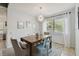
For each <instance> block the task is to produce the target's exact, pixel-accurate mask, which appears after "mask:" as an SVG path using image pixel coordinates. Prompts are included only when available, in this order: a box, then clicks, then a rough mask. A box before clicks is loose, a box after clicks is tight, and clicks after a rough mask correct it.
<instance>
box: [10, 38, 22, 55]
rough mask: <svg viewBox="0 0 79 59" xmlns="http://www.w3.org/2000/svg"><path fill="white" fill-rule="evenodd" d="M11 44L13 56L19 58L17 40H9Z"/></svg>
mask: <svg viewBox="0 0 79 59" xmlns="http://www.w3.org/2000/svg"><path fill="white" fill-rule="evenodd" d="M11 42H12V46H13V48H14V52H15V55H16V56H19V55H20V56H21V49H20V47H19V45H18V42H17V40H16V39H11Z"/></svg>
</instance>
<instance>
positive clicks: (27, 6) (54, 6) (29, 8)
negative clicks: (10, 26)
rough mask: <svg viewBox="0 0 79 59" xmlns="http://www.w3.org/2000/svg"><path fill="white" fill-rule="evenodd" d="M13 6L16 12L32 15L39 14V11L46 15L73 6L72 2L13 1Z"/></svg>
mask: <svg viewBox="0 0 79 59" xmlns="http://www.w3.org/2000/svg"><path fill="white" fill-rule="evenodd" d="M13 6H15V7H14V8H15V9H16V10H17V11H18V12H22V13H23V12H24V13H27V14H30V15H33V16H39V15H40V13H41V14H42V15H43V16H48V15H52V14H54V13H57V12H60V11H63V10H66V9H69V8H70V7H73V6H74V3H15V4H13ZM40 7H42V9H41V10H40Z"/></svg>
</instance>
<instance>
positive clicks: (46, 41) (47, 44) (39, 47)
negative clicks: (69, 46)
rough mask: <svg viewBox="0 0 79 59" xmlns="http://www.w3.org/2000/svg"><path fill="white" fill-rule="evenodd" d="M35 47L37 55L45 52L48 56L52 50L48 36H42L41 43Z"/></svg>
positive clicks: (43, 54) (42, 54)
mask: <svg viewBox="0 0 79 59" xmlns="http://www.w3.org/2000/svg"><path fill="white" fill-rule="evenodd" d="M36 48H37V52H38V53H37V54H38V55H41V56H45V54H46V55H47V56H48V55H49V51H51V52H52V50H51V48H50V38H49V37H46V38H44V41H43V43H42V44H39V45H37V46H36Z"/></svg>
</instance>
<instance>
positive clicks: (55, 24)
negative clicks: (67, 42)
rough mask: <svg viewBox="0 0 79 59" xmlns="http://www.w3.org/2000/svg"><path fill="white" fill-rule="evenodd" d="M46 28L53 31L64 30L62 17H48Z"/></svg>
mask: <svg viewBox="0 0 79 59" xmlns="http://www.w3.org/2000/svg"><path fill="white" fill-rule="evenodd" d="M47 29H48V30H52V31H53V32H61V33H62V32H64V19H63V18H59V19H53V18H48V19H47Z"/></svg>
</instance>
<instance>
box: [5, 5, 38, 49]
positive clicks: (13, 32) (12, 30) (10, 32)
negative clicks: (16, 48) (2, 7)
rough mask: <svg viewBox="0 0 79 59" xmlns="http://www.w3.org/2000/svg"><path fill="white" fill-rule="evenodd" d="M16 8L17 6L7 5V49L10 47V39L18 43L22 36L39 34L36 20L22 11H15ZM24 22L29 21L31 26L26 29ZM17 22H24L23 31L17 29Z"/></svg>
mask: <svg viewBox="0 0 79 59" xmlns="http://www.w3.org/2000/svg"><path fill="white" fill-rule="evenodd" d="M16 6H17V4H16V5H15V4H9V6H8V15H7V16H8V21H7V22H8V26H7V42H6V44H7V48H9V47H11V41H10V38H11V37H13V38H16V39H17V40H18V41H20V38H21V37H23V36H27V35H32V34H33V33H37V32H39V25H38V22H37V21H36V19H35V18H34V17H32V16H31V15H28V14H27V13H24V12H23V11H19V10H17V9H16V8H17V7H16ZM26 20H28V21H30V24H31V26H30V25H29V27H26ZM17 21H21V22H24V29H17ZM35 26H36V27H35Z"/></svg>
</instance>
